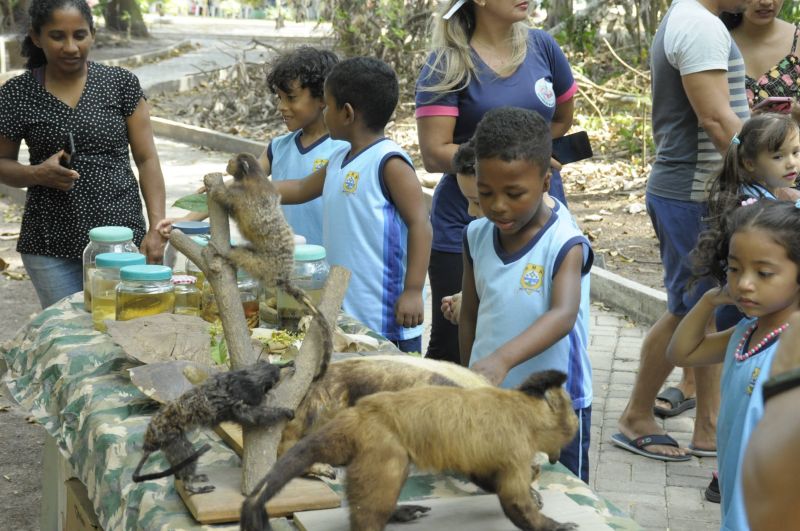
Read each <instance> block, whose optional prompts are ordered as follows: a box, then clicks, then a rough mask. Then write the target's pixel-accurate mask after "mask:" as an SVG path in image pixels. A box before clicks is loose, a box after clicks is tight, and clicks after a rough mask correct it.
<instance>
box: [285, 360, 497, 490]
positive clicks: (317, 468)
mask: <svg viewBox="0 0 800 531" xmlns="http://www.w3.org/2000/svg"><path fill="white" fill-rule="evenodd" d="M428 385H445V386H450V387H466V388H471V387H489V386H491V384H490V383H489V381H488V380H486V378H484V377H483V376H481V375H479V374H477V373H475V372H473V371H471V370H469V369H467V368H465V367H462V366H460V365H458V364H455V363H450V362H447V361H439V360H434V359H429V358H417V357H415V356H405V355H389V354H387V355H374V356H358V357H354V358H348V359H344V360H340V361H335V362H333V363H331V364H330V365H329V366H328V371H327V372H326V373H325V375H324V376H322V377H321V378H320V379H319V380H317V381H315V382H313V383H312V384H311V387H310V388H309V389H308V393H306V396H305V397H304V398H303V401H302V402H300V405H299V406H298V407H297V410H296V411H295V417H294V419H292V420H291V421H289V422H288V423H287V424H286V427H285V428H284V430H283V435H282V436H281V442H280V445H279V446H278V457H280V456H282V455H283V454H284V453H286V452H287V451H288V450H289V448H291V447H292V446H294V445H295V444H296V443H297V441H299V440H300V438H302V437H304V436H305V435H308V434H309V433H313V432H314V431H316V430H317V429H319V428H320V427H322V426H323V425H324V424H325V423H326V422H328V421H330V420H331V419H333V418H334V417H335V416H336V414H337V413H339V411H341V410H343V409H345V408H347V407H350V406H352V405H353V404H355V403H356V401H357V400H358V399H360V398H362V397H364V396H367V395H371V394H373V393H377V392H379V391H400V390H402V389H408V388H411V387H422V386H428ZM308 472H309V473H311V474H315V475H320V476H327V477H331V478H332V477H335V471H334V469H333V467H331V466H329V465H324V464H321V463H318V464H315V465H314V466H312V467H311V468H310V469H309V471H308Z"/></svg>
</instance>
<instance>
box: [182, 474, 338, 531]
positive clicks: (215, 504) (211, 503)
mask: <svg viewBox="0 0 800 531" xmlns="http://www.w3.org/2000/svg"><path fill="white" fill-rule="evenodd" d="M201 472H202V473H204V474H206V475H207V476H208V480H209V482H210V483H211V484H212V485H214V486H215V487H216V488H215V489H214V490H213V491H212V492H207V493H205V494H193V495H189V493H187V492H186V491H185V490H184V489H183V486H182V484H181V482H180V481H176V482H175V488H176V490H177V491H178V493H179V494H180V496H181V498H183V503H185V504H186V507H187V508H188V509H189V511H190V512H191V513H192V516H194V518H195V520H197V521H198V522H200V523H201V524H222V523H229V522H238V521H239V511H240V510H241V507H242V502H243V501H244V496H243V495H242V493H241V485H242V469H241V468H232V467H230V466H210V467H203V469H202V471H201ZM340 505H341V500H340V499H339V496H338V495H337V494H336V493H335V492H334V491H333V490H332V489H331V488H330V487H328V486H327V485H326V484H325V483H323V482H322V481H319V480H316V479H305V478H297V479H293V480H292V481H290V482H289V484H288V485H286V487H284V489H283V490H282V491H281V492H280V494H278V495H277V496H275V497H274V498H272V499H271V500H270V501H269V502H268V503H267V512H269V515H270V517H278V516H286V515H289V514H292V513H294V512H295V511H308V510H315V509H329V508H332V507H339V506H340Z"/></svg>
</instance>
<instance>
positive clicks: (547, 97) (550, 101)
mask: <svg viewBox="0 0 800 531" xmlns="http://www.w3.org/2000/svg"><path fill="white" fill-rule="evenodd" d="M533 89H534V92H536V97H538V98H539V101H541V102H542V103H544V104H545V105H547V106H548V107H555V106H556V93H555V92H554V91H553V83H551V82H550V81H548V80H547V79H545V78H541V79H539V80H538V81H536V84H535V85H534V87H533Z"/></svg>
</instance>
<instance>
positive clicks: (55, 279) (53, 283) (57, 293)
mask: <svg viewBox="0 0 800 531" xmlns="http://www.w3.org/2000/svg"><path fill="white" fill-rule="evenodd" d="M22 264H23V265H24V266H25V271H27V272H28V276H29V277H31V282H33V287H34V288H35V289H36V295H37V296H38V297H39V303H40V304H41V305H42V308H47V307H48V306H50V305H51V304H55V303H56V302H58V301H60V300H61V299H63V298H64V297H66V296H67V295H72V294H73V293H77V292H79V291H81V290H83V261H82V260H81V259H80V258H56V257H53V256H43V255H38V254H23V255H22Z"/></svg>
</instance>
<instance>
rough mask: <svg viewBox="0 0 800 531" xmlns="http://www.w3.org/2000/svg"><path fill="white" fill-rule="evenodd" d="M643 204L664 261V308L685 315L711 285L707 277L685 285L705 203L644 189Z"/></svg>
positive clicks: (702, 226) (674, 313) (690, 268)
mask: <svg viewBox="0 0 800 531" xmlns="http://www.w3.org/2000/svg"><path fill="white" fill-rule="evenodd" d="M645 204H646V205H647V213H648V214H650V221H652V223H653V229H655V232H656V236H657V237H658V247H659V250H660V251H661V262H662V263H663V265H664V287H666V289H667V309H668V310H669V313H671V314H673V315H678V316H682V315H686V314H687V313H689V310H691V309H692V307H694V305H695V304H697V301H698V300H700V297H702V295H703V293H705V292H706V291H707V290H708V289H710V288H711V287H712V286H713V284H712V282H711V281H710V280H703V281H700V282H698V283H697V284H695V285H694V286H693V287H692V289H691V290H689V289H688V284H689V280H690V279H691V277H692V267H691V264H690V262H689V253H690V252H691V251H692V249H694V246H695V244H696V243H697V237H698V236H699V235H700V232H702V231H703V230H704V229H705V225H704V224H703V217H704V216H705V215H706V204H705V203H696V202H694V201H679V200H677V199H667V198H666V197H659V196H657V195H654V194H651V193H650V192H647V195H646V199H645Z"/></svg>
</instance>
